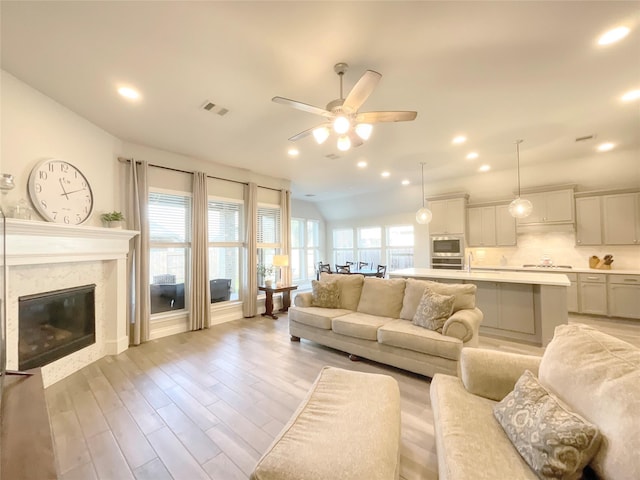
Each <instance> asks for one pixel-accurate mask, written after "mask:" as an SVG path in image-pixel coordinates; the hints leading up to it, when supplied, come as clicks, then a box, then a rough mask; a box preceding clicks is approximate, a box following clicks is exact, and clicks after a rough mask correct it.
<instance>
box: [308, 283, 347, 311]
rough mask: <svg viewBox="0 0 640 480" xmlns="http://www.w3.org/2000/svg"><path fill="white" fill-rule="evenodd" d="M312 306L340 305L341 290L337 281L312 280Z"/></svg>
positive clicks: (331, 306)
mask: <svg viewBox="0 0 640 480" xmlns="http://www.w3.org/2000/svg"><path fill="white" fill-rule="evenodd" d="M311 290H312V292H311V306H313V307H324V308H339V307H340V290H339V288H338V284H337V283H336V282H319V281H317V280H312V281H311Z"/></svg>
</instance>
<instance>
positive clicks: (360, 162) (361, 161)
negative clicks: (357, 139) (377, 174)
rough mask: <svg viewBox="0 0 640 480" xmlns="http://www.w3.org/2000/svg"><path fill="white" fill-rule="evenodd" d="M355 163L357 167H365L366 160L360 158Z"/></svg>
mask: <svg viewBox="0 0 640 480" xmlns="http://www.w3.org/2000/svg"><path fill="white" fill-rule="evenodd" d="M356 165H357V166H358V168H365V167H366V166H367V162H366V161H364V160H360V161H359V162H358V163H356Z"/></svg>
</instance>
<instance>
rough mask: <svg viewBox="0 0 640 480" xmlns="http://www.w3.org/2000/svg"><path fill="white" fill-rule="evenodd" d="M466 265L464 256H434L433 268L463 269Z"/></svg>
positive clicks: (432, 260)
mask: <svg viewBox="0 0 640 480" xmlns="http://www.w3.org/2000/svg"><path fill="white" fill-rule="evenodd" d="M463 267H464V258H463V257H432V258H431V268H437V269H442V270H462V269H463Z"/></svg>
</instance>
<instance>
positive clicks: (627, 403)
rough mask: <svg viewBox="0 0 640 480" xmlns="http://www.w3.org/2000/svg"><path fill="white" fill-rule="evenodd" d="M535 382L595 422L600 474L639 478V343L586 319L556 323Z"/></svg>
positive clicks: (596, 463)
mask: <svg viewBox="0 0 640 480" xmlns="http://www.w3.org/2000/svg"><path fill="white" fill-rule="evenodd" d="M538 374H539V378H540V383H541V384H542V385H543V386H545V387H547V388H548V389H549V390H551V391H552V392H553V393H555V394H556V395H557V396H558V397H559V398H560V399H561V400H563V401H564V402H565V403H567V404H568V405H569V406H570V407H571V408H572V409H573V410H574V411H575V412H576V413H578V414H580V415H582V416H583V417H584V418H586V419H587V420H589V421H590V422H592V423H594V424H595V425H597V426H598V428H599V429H600V433H601V434H602V437H603V439H602V445H601V446H600V449H599V450H598V453H597V454H596V456H595V457H594V459H593V460H592V462H591V464H590V465H591V467H592V468H593V469H594V470H595V471H596V473H597V474H598V475H599V476H600V477H601V478H607V479H609V478H611V479H616V480H627V479H629V480H630V479H638V478H640V462H639V461H638V452H639V451H640V421H638V419H639V418H640V349H638V348H637V347H634V346H633V345H631V344H629V343H626V342H624V341H622V340H620V339H617V338H614V337H612V336H610V335H607V334H605V333H602V332H600V331H598V330H596V329H594V328H591V327H588V326H586V325H580V324H577V325H560V326H559V327H556V330H555V334H554V337H553V340H551V342H550V343H549V345H548V346H547V348H546V350H545V352H544V354H543V356H542V361H541V362H540V369H539V373H538Z"/></svg>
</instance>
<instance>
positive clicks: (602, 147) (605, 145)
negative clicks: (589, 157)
mask: <svg viewBox="0 0 640 480" xmlns="http://www.w3.org/2000/svg"><path fill="white" fill-rule="evenodd" d="M615 146H616V145H615V143H611V142H605V143H601V144H600V145H598V151H599V152H608V151H610V150H613V149H614V148H615Z"/></svg>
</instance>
